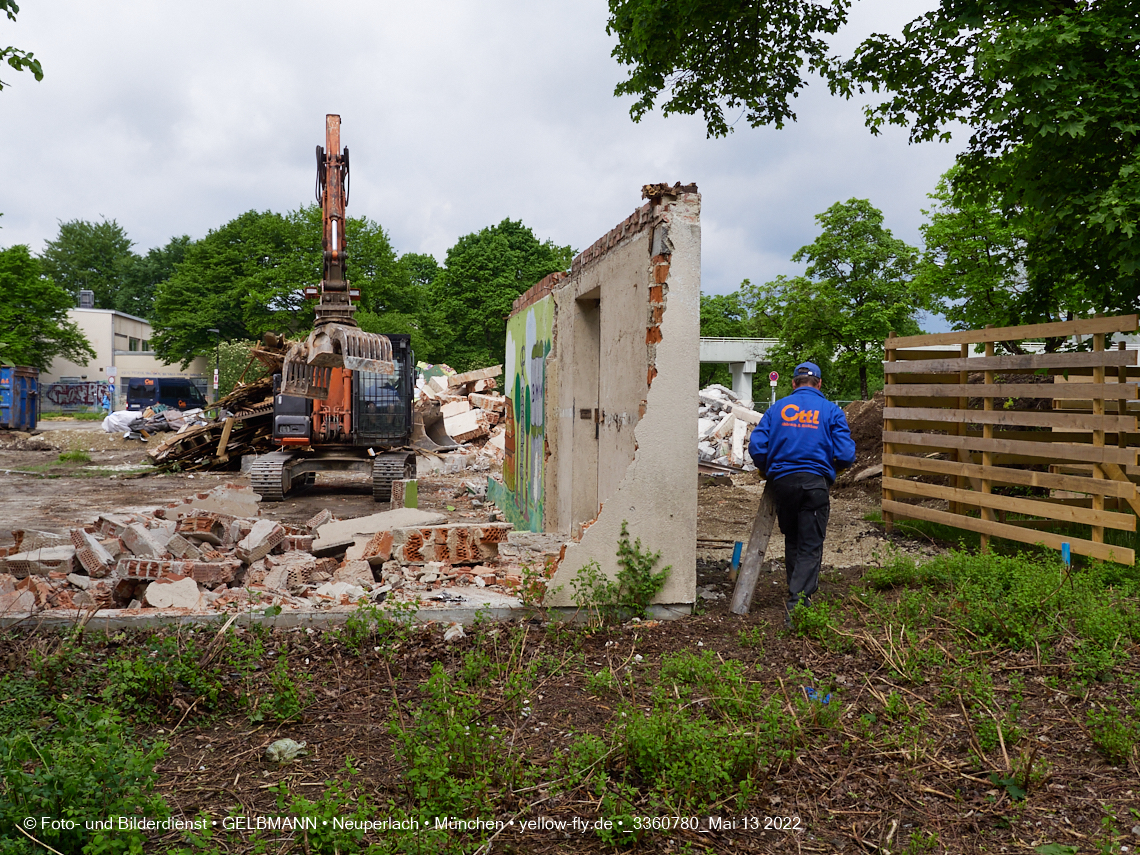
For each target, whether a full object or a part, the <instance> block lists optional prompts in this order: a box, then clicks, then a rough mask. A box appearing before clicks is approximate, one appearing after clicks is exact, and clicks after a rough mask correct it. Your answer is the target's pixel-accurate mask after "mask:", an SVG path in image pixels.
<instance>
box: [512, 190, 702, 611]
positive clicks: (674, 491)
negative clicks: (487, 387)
mask: <svg viewBox="0 0 1140 855" xmlns="http://www.w3.org/2000/svg"><path fill="white" fill-rule="evenodd" d="M643 193H644V195H645V198H647V199H648V200H649V201H648V202H647V203H646V204H645V205H643V206H642V207H641V208H639V209H638V210H637V211H635V212H634V213H633V215H631V216H630V217H629V218H627V219H626V220H625V221H624V222H623V223H621V224H620V225H619V226H618V227H617V228H615V229H613V230H612V231H610V232H609V233H608V234H607V235H605V236H604V237H603V238H602V239H601V240H599V241H597V242H596V243H595V244H594V245H593V246H591V247H590V248H589V249H587V250H586V251H585V252H583V253H581V254H580V255H579V256H578V257H577V258H575V259H574V264H573V267H572V269H571V272H570V273H569V274H554V275H552V276H549V277H547V278H546V279H544V280H543V281H542V282H540V283H538V284H537V285H536V286H534V288H532V289H530V290H529V291H528V292H526V293H525V294H523V295H522V296H520V297H519V299H518V300H516V301H515V306H514V311H513V313H512V316H511V319H510V321H509V324H510V325H511V329H512V342H513V344H512V345H509V346H510V347H513V349H514V350H515V351H517V353H514V352H512V353H508V355H507V361H508V365H509V366H511V367H510V368H508V372H507V373H508V376H507V378H506V379H507V382H506V384H505V385H506V387H507V388H506V389H505V390H504V391H505V392H506V394H507V395H508V397H511V407H510V409H511V410H512V415H513V420H514V424H513V426H512V427H511V428H510V431H511V433H510V435H509V436H508V439H507V445H508V449H507V461H508V463H510V467H508V466H507V465H504V481H505V482H507V483H506V484H505V485H503V486H502V487H499V488H498V489H496V488H492V494H491V495H490V498H491V499H492V501H495V502H496V504H498V505H499V507H500V508H503V510H504V512H505V513H506V515H507V518H508V519H511V520H512V521H514V522H515V524H516V525H521V526H525V527H526V528H529V529H530V530H532V531H539V530H542V531H546V532H551V533H558V534H560V535H562V536H565V537H566V538H567V540H568V541H569V543H568V544H567V546H566V547H565V549H564V550H563V552H562V556H561V558H560V560H559V562H558V563H557V566H556V569H555V570H554V573H553V575H552V577H551V578H550V581H549V583H548V591H549V594H548V596H547V600H546V602H547V604H548V605H553V606H559V605H573V602H572V588H571V585H570V582H571V580H572V579H573V578H574V576H575V574H576V573H577V572H578V570H579V569H580V568H582V567H584V566H585V565H587V564H588V563H590V562H591V561H596V562H597V563H598V564H599V565H600V567H601V568H602V570H603V571H604V572H605V573H606V575H607V576H610V577H613V576H615V575H616V573H617V570H618V565H617V559H616V551H617V542H618V536H619V533H620V531H621V526H622V523H623V521H626V522H628V524H629V533H630V537H631V539H638V538H640V540H641V541H642V544H643V547H644V548H645V549H648V550H651V551H658V550H659V551H660V552H661V561H660V564H659V565H658V566H659V567H664V566H665V565H671V566H672V568H673V569H672V572H671V574H670V576H669V580H668V582H667V583H666V586H665V589H664V590H663V591H662V592H661V594H660V595H659V596H658V597H657V602H658V603H662V604H690V603H692V602H693V600H694V598H695V592H696V569H695V565H696V524H697V521H696V513H697V496H696V489H697V461H696V457H695V455H694V454H693V448H694V447H695V445H696V441H697V435H696V425H695V423H694V422H693V420H692V419H691V418H687V417H686V416H685V414H686V413H687V412H688V411H689V409H690V407H689V403H690V401H691V399H692V396H693V391H694V390H695V389H696V388H697V382H698V374H699V340H700V269H701V237H700V195H699V194H698V193H697V190H696V187H695V186H691V185H690V186H687V187H683V186H681V185H679V184H678V185H675V186H673V187H669V186H668V185H650V186H648V187H646V188H645V190H644V191H643ZM532 315H533V321H532V320H531V316H532ZM548 316H549V319H550V342H549V347H548V348H547V347H546V345H545V344H544V341H545V339H544V337H543V335H542V334H541V330H542V329H544V328H543V327H542V324H541V323H540V321H541V320H543V319H545V318H546V317H548ZM532 325H533V331H532V330H531V326H532ZM515 331H519V332H515ZM516 335H521V337H522V340H521V341H520V340H519V339H518V338H515V336H516ZM544 351H545V358H544V359H542V360H541V362H540V361H539V356H540V354H542V353H544ZM512 360H515V361H514V362H512ZM523 363H526V364H525V365H524V364H523ZM512 369H513V371H514V372H515V373H516V374H518V375H519V376H518V377H517V378H512V377H511V373H512ZM539 402H541V406H540V405H539ZM528 406H529V410H528ZM528 412H529V415H528ZM520 419H525V420H526V424H525V425H522V424H520V423H519V421H520ZM512 458H513V460H512ZM508 468H510V470H511V471H510V473H509V474H508V471H507V470H508ZM508 478H509V479H511V480H509V481H508ZM504 505H506V507H504Z"/></svg>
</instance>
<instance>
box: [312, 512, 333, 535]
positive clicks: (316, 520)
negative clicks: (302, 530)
mask: <svg viewBox="0 0 1140 855" xmlns="http://www.w3.org/2000/svg"><path fill="white" fill-rule="evenodd" d="M332 518H333V515H332V511H330V510H329V509H328V508H325V509H324V510H322V511H318V512H317V513H316V514H314V515H313V517H312V518H311V519H310V520H309V521H308V522H307V523H305V525H306V526H307V527H308V529H309V531H315V530H316V529H318V528H320V527H321V526H323V525H324V524H325V523H327V522H332Z"/></svg>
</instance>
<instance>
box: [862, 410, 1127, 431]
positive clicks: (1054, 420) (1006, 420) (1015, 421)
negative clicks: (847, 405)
mask: <svg viewBox="0 0 1140 855" xmlns="http://www.w3.org/2000/svg"><path fill="white" fill-rule="evenodd" d="M883 418H890V419H922V420H925V421H934V422H957V423H963V424H979V425H983V424H991V425H1009V426H1011V427H1025V426H1028V427H1063V428H1073V429H1076V430H1098V429H1099V430H1107V431H1110V432H1112V433H1117V432H1119V431H1125V432H1127V433H1135V432H1136V429H1137V428H1136V416H1094V415H1085V414H1082V413H1063V412H1055V411H1054V412H1048V413H1038V412H1027V411H1024V410H992V411H987V410H957V409H955V410H943V409H940V408H937V407H891V412H890V415H888V414H887V410H886V408H884V409H883Z"/></svg>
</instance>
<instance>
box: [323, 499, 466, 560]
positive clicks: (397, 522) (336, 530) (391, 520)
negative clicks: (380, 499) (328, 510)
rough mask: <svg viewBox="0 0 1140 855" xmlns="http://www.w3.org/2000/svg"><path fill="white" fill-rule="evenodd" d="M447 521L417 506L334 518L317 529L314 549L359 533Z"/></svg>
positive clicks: (441, 515)
mask: <svg viewBox="0 0 1140 855" xmlns="http://www.w3.org/2000/svg"><path fill="white" fill-rule="evenodd" d="M445 522H447V517H446V516H444V515H443V514H437V513H433V512H431V511H421V510H417V509H416V508H396V509H395V510H391V511H381V512H380V513H378V514H370V515H369V516H366V517H357V518H356V519H351V520H333V521H332V522H327V523H325V524H324V525H322V526H321V527H320V528H319V529H317V539H316V540H315V541H313V549H314V550H318V549H323V548H324V547H326V546H328V545H330V544H334V543H339V542H341V541H346V540H355V538H356V537H357V536H359V535H366V536H368V537H371V536H372V535H374V534H376V532H378V531H391V530H392V529H394V528H409V527H412V526H416V527H419V526H429V525H439V524H440V523H445Z"/></svg>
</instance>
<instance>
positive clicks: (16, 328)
mask: <svg viewBox="0 0 1140 855" xmlns="http://www.w3.org/2000/svg"><path fill="white" fill-rule="evenodd" d="M0 294H3V295H4V299H3V300H0V331H2V332H0V337H2V339H3V340H2V342H0V359H4V360H6V361H8V362H12V363H14V364H16V365H30V366H33V367H35V368H39V369H40V370H41V371H46V370H47V369H48V368H49V367H51V363H52V360H53V359H55V357H57V356H63V357H66V358H67V359H70V360H71V361H72V362H75V363H77V364H79V365H86V364H87V362H88V360H89V359H94V358H95V351H94V350H92V349H91V344H90V343H89V342H88V341H87V338H86V337H85V336H84V335H83V333H82V332H81V331H80V329H79V327H77V326H76V325H75V323H74V322H73V321H71V320H70V319H68V317H67V310H68V309H70V308H71V307H72V305H74V303H73V301H72V299H71V295H70V294H69V293H68V292H67V291H65V290H64V289H63V288H60V287H59V286H58V285H56V284H54V283H53V282H52V281H51V280H50V279H44V278H42V277H41V276H40V266H39V264H38V263H37V262H36V259H34V258H33V257H32V255H31V253H30V252H29V251H28V248H27V247H26V246H23V245H22V244H17V245H16V246H13V247H9V248H8V249H5V250H0Z"/></svg>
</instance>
